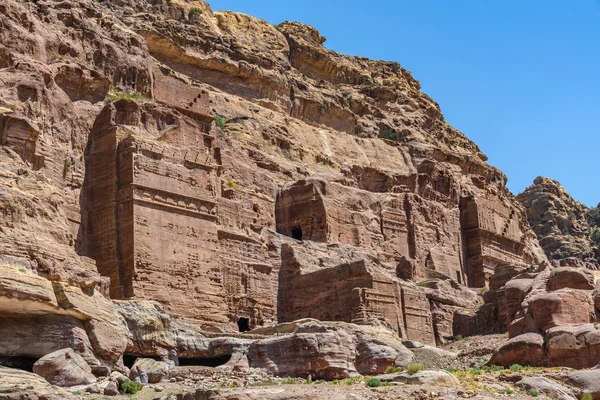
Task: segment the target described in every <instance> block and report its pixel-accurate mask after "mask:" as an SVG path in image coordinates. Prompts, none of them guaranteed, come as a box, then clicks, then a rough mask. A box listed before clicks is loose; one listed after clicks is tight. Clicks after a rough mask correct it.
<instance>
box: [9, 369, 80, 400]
mask: <svg viewBox="0 0 600 400" xmlns="http://www.w3.org/2000/svg"><path fill="white" fill-rule="evenodd" d="M0 398H2V399H6V400H22V399H31V400H42V399H45V400H63V399H74V398H75V396H73V395H72V394H71V392H69V391H67V390H65V389H62V388H60V387H57V386H53V385H51V384H50V383H48V382H47V381H46V380H45V379H44V378H42V377H41V376H39V375H37V374H32V373H31V372H26V371H23V370H21V369H13V368H6V367H1V366H0Z"/></svg>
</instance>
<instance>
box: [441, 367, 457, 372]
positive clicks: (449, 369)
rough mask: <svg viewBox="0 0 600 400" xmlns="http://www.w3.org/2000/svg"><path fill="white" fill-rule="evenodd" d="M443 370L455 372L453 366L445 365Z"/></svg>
mask: <svg viewBox="0 0 600 400" xmlns="http://www.w3.org/2000/svg"><path fill="white" fill-rule="evenodd" d="M444 371H446V372H450V373H453V372H456V368H454V367H446V368H444Z"/></svg>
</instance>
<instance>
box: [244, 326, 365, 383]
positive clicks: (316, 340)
mask: <svg viewBox="0 0 600 400" xmlns="http://www.w3.org/2000/svg"><path fill="white" fill-rule="evenodd" d="M355 353H356V346H355V345H354V343H353V342H352V337H351V336H350V335H348V334H347V333H345V332H337V333H334V332H324V333H297V334H294V335H291V336H283V337H276V338H271V339H264V340H260V341H257V342H255V343H253V344H252V345H251V346H250V349H249V352H248V359H249V360H250V366H251V367H255V368H265V369H267V370H270V371H272V372H273V373H275V374H276V375H280V376H301V377H305V378H306V377H308V376H311V377H313V378H316V379H327V380H333V379H344V378H348V377H350V376H353V375H357V371H356V368H355V366H354V355H355Z"/></svg>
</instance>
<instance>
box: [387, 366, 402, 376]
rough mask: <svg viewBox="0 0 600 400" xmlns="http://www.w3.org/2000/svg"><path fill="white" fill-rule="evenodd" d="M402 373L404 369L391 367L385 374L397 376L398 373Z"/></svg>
mask: <svg viewBox="0 0 600 400" xmlns="http://www.w3.org/2000/svg"><path fill="white" fill-rule="evenodd" d="M401 371H402V367H396V366H394V365H390V366H389V367H387V368H386V370H385V373H386V374H395V373H397V372H401Z"/></svg>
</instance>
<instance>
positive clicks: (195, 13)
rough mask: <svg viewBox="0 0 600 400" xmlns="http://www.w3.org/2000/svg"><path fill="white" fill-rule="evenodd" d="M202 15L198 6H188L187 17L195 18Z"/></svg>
mask: <svg viewBox="0 0 600 400" xmlns="http://www.w3.org/2000/svg"><path fill="white" fill-rule="evenodd" d="M201 15H202V9H200V8H198V7H192V8H190V13H189V19H196V18H198V17H200V16H201Z"/></svg>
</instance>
